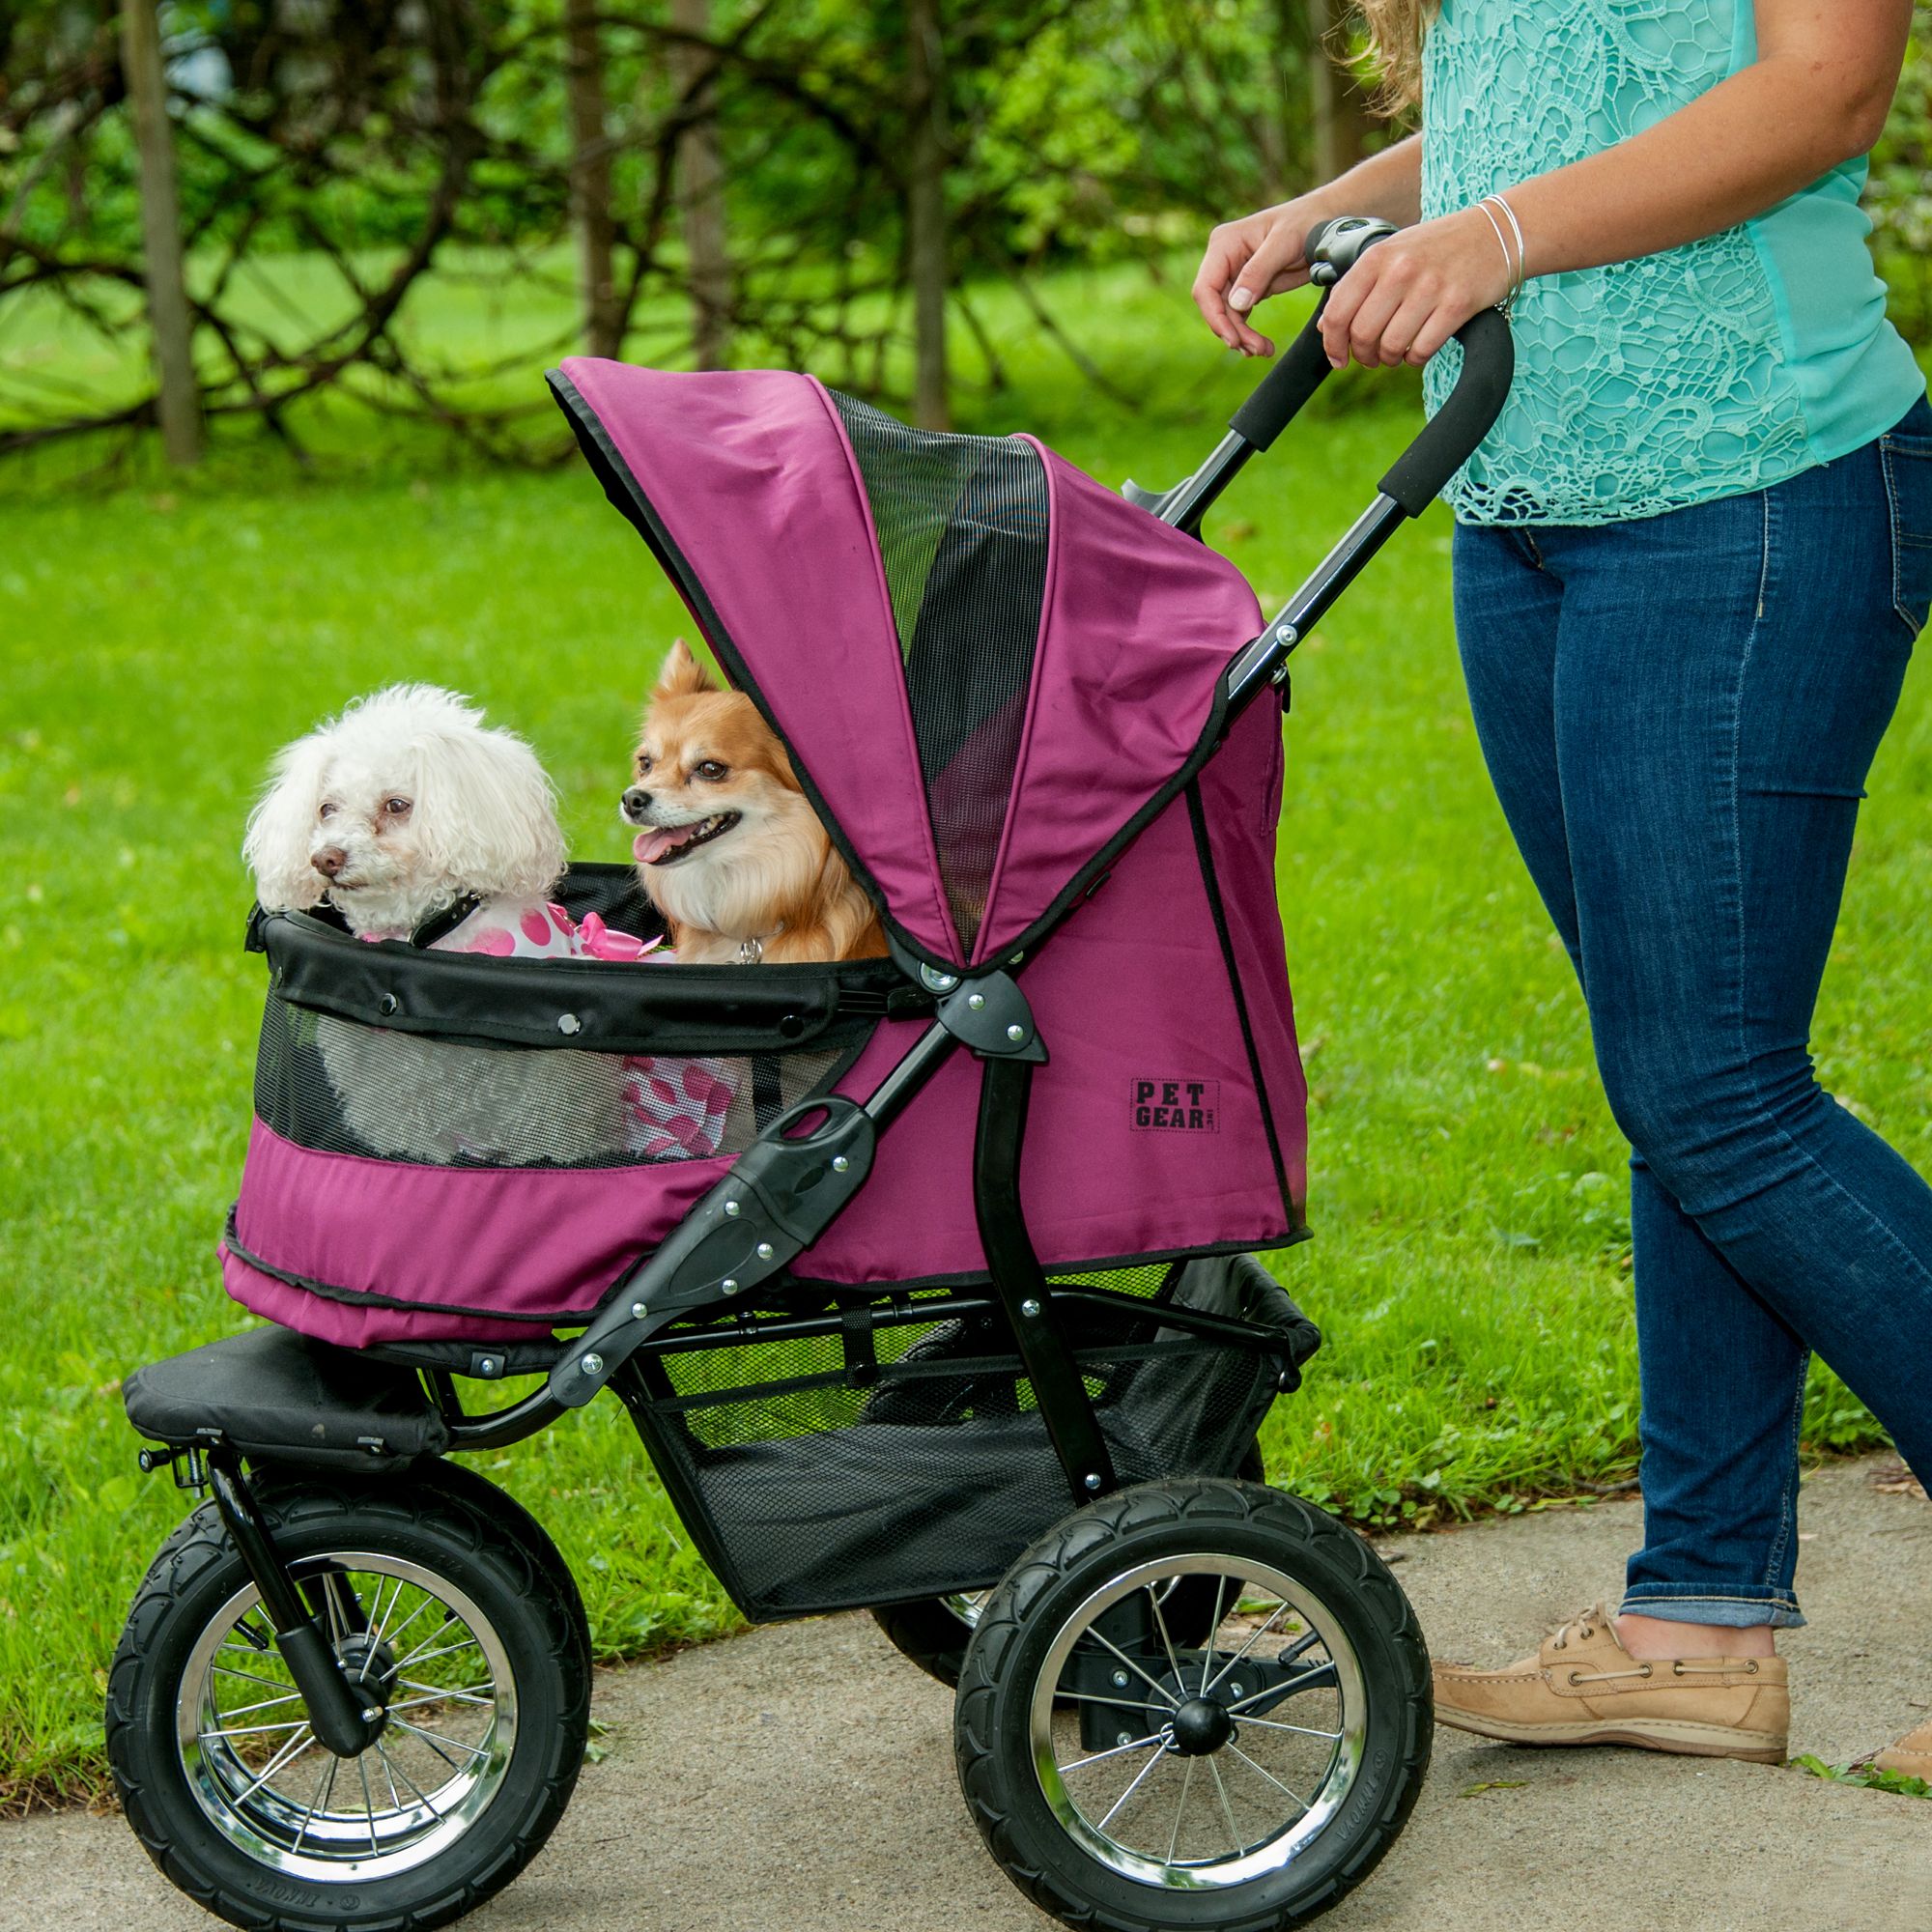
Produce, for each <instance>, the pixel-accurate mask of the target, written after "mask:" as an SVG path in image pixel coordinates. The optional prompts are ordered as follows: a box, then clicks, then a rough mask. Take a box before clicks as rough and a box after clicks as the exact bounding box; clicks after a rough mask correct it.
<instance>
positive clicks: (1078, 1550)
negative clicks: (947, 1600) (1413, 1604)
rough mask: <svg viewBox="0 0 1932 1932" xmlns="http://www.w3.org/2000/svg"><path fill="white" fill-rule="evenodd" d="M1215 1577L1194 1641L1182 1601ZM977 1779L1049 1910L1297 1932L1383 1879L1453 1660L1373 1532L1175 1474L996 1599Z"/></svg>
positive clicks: (989, 1826) (1106, 1506)
mask: <svg viewBox="0 0 1932 1932" xmlns="http://www.w3.org/2000/svg"><path fill="white" fill-rule="evenodd" d="M1181 1584H1185V1585H1186V1586H1187V1587H1188V1588H1189V1589H1191V1590H1192V1589H1200V1588H1202V1587H1206V1588H1208V1590H1209V1591H1211V1593H1212V1608H1211V1609H1210V1612H1209V1615H1208V1620H1207V1626H1206V1634H1205V1636H1204V1637H1203V1638H1202V1639H1200V1640H1199V1641H1195V1642H1189V1641H1187V1640H1186V1638H1185V1637H1184V1636H1182V1635H1181V1634H1179V1633H1177V1632H1176V1631H1175V1630H1174V1629H1173V1627H1172V1625H1171V1623H1170V1621H1169V1619H1168V1618H1167V1615H1166V1612H1165V1609H1164V1607H1163V1604H1164V1601H1167V1600H1171V1597H1172V1594H1173V1592H1174V1590H1175V1589H1176V1587H1177V1586H1178V1585H1181ZM954 1728H955V1750H956V1754H957V1758H958V1765H959V1776H960V1782H961V1785H962V1787H963V1789H964V1791H965V1794H966V1800H967V1804H968V1805H969V1807H970V1808H971V1810H972V1813H973V1817H974V1821H975V1822H976V1823H977V1824H978V1826H979V1828H980V1833H981V1835H982V1836H983V1837H984V1838H985V1840H986V1843H987V1845H988V1847H989V1848H990V1849H991V1851H992V1854H993V1856H994V1858H995V1859H996V1860H997V1861H999V1863H1000V1864H1001V1866H1002V1867H1003V1868H1004V1869H1005V1870H1006V1872H1007V1874H1008V1875H1009V1877H1010V1878H1011V1879H1012V1880H1013V1882H1014V1883H1015V1884H1016V1885H1018V1886H1019V1887H1020V1889H1022V1890H1024V1891H1025V1892H1026V1893H1027V1894H1028V1895H1029V1896H1030V1897H1031V1898H1032V1899H1033V1900H1034V1902H1035V1903H1036V1904H1037V1905H1039V1906H1041V1907H1042V1908H1043V1909H1044V1910H1046V1911H1048V1912H1050V1913H1052V1914H1053V1915H1054V1916H1055V1917H1056V1918H1061V1919H1063V1920H1064V1921H1065V1923H1067V1924H1069V1925H1078V1926H1083V1927H1093V1926H1101V1927H1106V1928H1109V1932H1166V1929H1167V1928H1182V1927H1213V1928H1217V1932H1273V1928H1276V1927H1284V1926H1291V1925H1295V1924H1298V1923H1300V1922H1301V1921H1303V1920H1304V1919H1307V1918H1313V1917H1314V1916H1315V1915H1317V1914H1318V1913H1321V1912H1322V1911H1325V1910H1326V1909H1327V1908H1328V1907H1329V1906H1330V1905H1332V1904H1334V1903H1335V1902H1336V1900H1337V1899H1339V1898H1340V1897H1341V1896H1342V1895H1343V1894H1344V1893H1345V1892H1346V1891H1348V1890H1349V1889H1350V1888H1351V1887H1353V1886H1354V1885H1356V1884H1357V1883H1359V1882H1360V1880H1361V1879H1363V1878H1364V1877H1366V1876H1367V1874H1368V1873H1369V1872H1370V1871H1371V1870H1372V1869H1373V1868H1374V1866H1375V1864H1376V1862H1377V1861H1378V1860H1379V1859H1380V1857H1381V1856H1382V1854H1383V1853H1384V1852H1385V1851H1386V1850H1387V1849H1388V1847H1389V1845H1390V1844H1391V1843H1393V1841H1394V1839H1395V1837H1396V1834H1397V1833H1399V1832H1400V1831H1401V1829H1402V1826H1403V1824H1404V1822H1405V1820H1406V1818H1407V1815H1408V1812H1409V1810H1410V1808H1411V1807H1412V1806H1413V1804H1414V1803H1415V1799H1416V1796H1417V1794H1418V1793H1419V1791H1420V1789H1421V1785H1422V1779H1423V1775H1424V1772H1425V1770H1426V1768H1427V1766H1428V1761H1429V1749H1430V1742H1431V1728H1432V1727H1431V1712H1430V1689H1429V1665H1428V1658H1427V1656H1426V1654H1425V1651H1424V1648H1423V1644H1422V1637H1421V1634H1420V1632H1419V1631H1418V1630H1417V1628H1416V1624H1415V1618H1414V1615H1413V1613H1412V1612H1411V1611H1410V1609H1409V1606H1408V1604H1407V1602H1406V1599H1405V1598H1404V1596H1403V1594H1402V1591H1401V1590H1400V1588H1399V1587H1398V1586H1397V1584H1396V1582H1395V1579H1394V1577H1392V1576H1391V1575H1390V1574H1389V1572H1388V1570H1387V1569H1386V1567H1385V1566H1384V1565H1383V1564H1382V1563H1381V1561H1380V1560H1379V1559H1378V1557H1377V1556H1376V1555H1375V1553H1374V1552H1373V1551H1372V1550H1371V1549H1370V1548H1368V1546H1367V1545H1366V1544H1365V1543H1363V1542H1362V1541H1361V1539H1360V1538H1359V1537H1357V1536H1355V1535H1354V1534H1353V1533H1352V1532H1350V1531H1349V1530H1347V1529H1345V1528H1343V1527H1342V1525H1341V1524H1339V1523H1337V1522H1335V1521H1334V1520H1332V1519H1331V1518H1329V1517H1326V1516H1324V1515H1322V1514H1321V1511H1319V1510H1316V1509H1313V1508H1311V1507H1310V1506H1309V1505H1307V1504H1306V1503H1303V1502H1301V1501H1300V1500H1299V1499H1297V1498H1295V1497H1293V1496H1286V1495H1281V1494H1279V1493H1277V1492H1273V1491H1270V1490H1265V1489H1260V1488H1257V1487H1254V1486H1252V1485H1249V1484H1244V1483H1230V1482H1216V1481H1196V1482H1171V1483H1153V1484H1148V1485H1145V1486H1143V1487H1141V1488H1139V1489H1134V1490H1128V1491H1125V1492H1122V1493H1121V1494H1120V1495H1118V1496H1112V1497H1109V1498H1107V1499H1106V1500H1105V1501H1104V1502H1100V1503H1096V1504H1094V1505H1093V1506H1092V1507H1090V1508H1087V1509H1084V1510H1081V1511H1080V1512H1078V1514H1077V1515H1075V1516H1074V1517H1072V1518H1070V1519H1068V1520H1067V1521H1066V1522H1065V1523H1063V1524H1062V1525H1061V1526H1060V1528H1059V1529H1058V1530H1056V1531H1055V1532H1054V1533H1053V1534H1051V1535H1049V1536H1047V1537H1045V1538H1043V1539H1042V1540H1041V1541H1040V1542H1039V1543H1038V1544H1037V1545H1036V1546H1035V1547H1034V1548H1033V1549H1031V1550H1030V1551H1029V1552H1028V1553H1027V1554H1026V1555H1025V1556H1024V1557H1022V1558H1021V1559H1020V1561H1019V1562H1018V1563H1017V1564H1015V1565H1014V1567H1013V1569H1012V1570H1011V1572H1010V1573H1009V1575H1008V1576H1007V1577H1006V1578H1005V1580H1004V1581H1002V1582H1001V1584H1000V1585H999V1586H998V1588H997V1589H996V1590H994V1591H993V1592H992V1594H991V1595H990V1597H989V1598H988V1600H987V1602H986V1604H985V1605H984V1607H983V1609H982V1611H981V1613H980V1623H979V1627H978V1629H977V1630H976V1631H975V1633H974V1635H973V1640H972V1643H971V1646H970V1647H969V1649H968V1651H967V1654H966V1661H965V1668H964V1672H963V1674H962V1676H961V1679H960V1684H959V1692H958V1703H957V1708H956V1717H955V1727H954Z"/></svg>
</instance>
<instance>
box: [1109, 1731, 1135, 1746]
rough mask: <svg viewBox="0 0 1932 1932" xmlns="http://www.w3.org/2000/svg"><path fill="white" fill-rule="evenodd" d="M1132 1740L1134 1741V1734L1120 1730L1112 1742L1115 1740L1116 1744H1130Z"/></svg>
mask: <svg viewBox="0 0 1932 1932" xmlns="http://www.w3.org/2000/svg"><path fill="white" fill-rule="evenodd" d="M1133 1741H1134V1734H1133V1732H1131V1731H1122V1733H1121V1734H1120V1735H1119V1736H1118V1737H1117V1738H1116V1739H1115V1740H1114V1742H1115V1743H1116V1744H1117V1745H1130V1744H1132V1743H1133Z"/></svg>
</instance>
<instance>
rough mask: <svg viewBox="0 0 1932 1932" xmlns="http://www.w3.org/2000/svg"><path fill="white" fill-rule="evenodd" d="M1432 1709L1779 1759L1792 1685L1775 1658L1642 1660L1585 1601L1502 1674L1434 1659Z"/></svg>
mask: <svg viewBox="0 0 1932 1932" xmlns="http://www.w3.org/2000/svg"><path fill="white" fill-rule="evenodd" d="M1435 1717H1436V1721H1437V1722H1438V1723H1444V1724H1448V1725H1450V1726H1451V1727H1452V1728H1453V1729H1455V1730H1459V1731H1473V1732H1474V1733H1475V1734H1476V1735H1477V1736H1478V1737H1479V1738H1500V1739H1502V1740H1503V1741H1504V1742H1505V1743H1508V1744H1515V1745H1641V1746H1642V1747H1644V1748H1645V1749H1647V1750H1662V1751H1682V1752H1685V1753H1686V1754H1688V1755H1690V1756H1692V1757H1742V1758H1749V1759H1750V1760H1751V1761H1752V1762H1753V1763H1755V1764H1782V1763H1783V1762H1784V1757H1785V1747H1786V1744H1787V1741H1788V1737H1789V1733H1790V1729H1791V1693H1790V1690H1789V1688H1788V1685H1787V1681H1786V1677H1785V1666H1784V1660H1783V1659H1782V1658H1781V1657H1698V1658H1687V1659H1685V1660H1684V1661H1683V1662H1676V1663H1673V1662H1670V1661H1668V1660H1667V1659H1664V1660H1659V1661H1656V1662H1641V1661H1639V1660H1638V1659H1636V1658H1634V1657H1632V1656H1631V1654H1630V1653H1629V1651H1627V1650H1626V1649H1625V1648H1624V1647H1623V1644H1622V1642H1621V1641H1620V1640H1619V1638H1618V1636H1617V1631H1616V1625H1615V1623H1614V1622H1613V1621H1612V1619H1611V1618H1610V1617H1609V1616H1608V1615H1606V1614H1605V1611H1604V1610H1603V1609H1602V1608H1600V1607H1593V1608H1591V1609H1587V1610H1585V1611H1584V1612H1583V1614H1582V1615H1581V1616H1579V1617H1577V1618H1576V1619H1575V1620H1574V1621H1572V1622H1570V1623H1567V1624H1565V1625H1564V1626H1563V1628H1562V1629H1561V1630H1559V1631H1558V1632H1557V1633H1556V1634H1555V1635H1554V1636H1552V1637H1548V1638H1546V1639H1545V1640H1544V1644H1543V1648H1542V1649H1541V1650H1539V1651H1538V1652H1537V1654H1536V1655H1535V1656H1534V1657H1528V1658H1524V1659H1523V1661H1522V1662H1520V1663H1513V1664H1511V1665H1510V1666H1509V1667H1508V1668H1507V1669H1505V1670H1471V1669H1467V1668H1465V1667H1463V1666H1462V1665H1458V1664H1446V1663H1438V1664H1437V1665H1436V1666H1435ZM1907 1742H1908V1743H1909V1742H1910V1740H1907Z"/></svg>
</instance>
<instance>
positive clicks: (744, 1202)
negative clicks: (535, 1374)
mask: <svg viewBox="0 0 1932 1932" xmlns="http://www.w3.org/2000/svg"><path fill="white" fill-rule="evenodd" d="M877 1146H878V1129H877V1128H876V1127H875V1126H874V1125H873V1123H872V1121H871V1118H870V1116H869V1115H867V1113H866V1111H865V1109H864V1108H863V1107H860V1106H858V1105H857V1104H856V1103H855V1102H853V1101H851V1100H848V1099H846V1098H845V1096H844V1095H843V1094H819V1095H818V1096H817V1097H816V1098H814V1099H810V1100H801V1101H800V1102H799V1103H798V1104H797V1106H795V1107H788V1108H787V1109H786V1110H785V1111H784V1112H783V1113H782V1114H781V1115H780V1116H779V1117H778V1119H777V1120H776V1121H774V1122H772V1123H771V1125H770V1126H768V1127H767V1128H765V1130H764V1132H763V1133H761V1134H760V1135H759V1136H758V1138H757V1139H756V1140H754V1141H753V1143H752V1145H751V1146H750V1147H748V1148H747V1149H746V1150H745V1151H744V1152H743V1153H742V1154H740V1155H739V1156H738V1160H737V1163H736V1165H735V1166H733V1168H732V1169H731V1172H730V1173H729V1174H727V1175H726V1176H725V1179H723V1180H721V1181H720V1182H719V1183H718V1184H717V1186H715V1187H714V1188H713V1189H712V1190H711V1192H710V1193H709V1194H707V1195H706V1196H705V1197H704V1199H703V1200H702V1201H700V1202H699V1203H698V1204H697V1206H696V1208H693V1209H692V1210H691V1212H690V1213H689V1214H687V1215H686V1216H685V1217H684V1219H683V1220H682V1221H681V1222H680V1223H679V1224H678V1225H677V1227H676V1228H675V1229H673V1230H672V1232H671V1233H670V1235H669V1236H668V1237H667V1238H666V1239H665V1241H664V1242H663V1244H662V1245H661V1246H660V1247H659V1248H658V1249H657V1251H656V1252H655V1253H654V1254H653V1255H652V1256H651V1258H650V1259H649V1260H648V1261H647V1262H645V1263H644V1264H643V1265H642V1266H641V1267H639V1268H637V1269H634V1270H633V1271H632V1272H631V1273H630V1274H629V1275H627V1276H626V1277H625V1278H624V1280H622V1281H621V1282H619V1283H618V1285H617V1287H616V1289H615V1290H614V1291H613V1293H612V1294H611V1300H610V1301H609V1302H608V1303H607V1304H606V1306H605V1308H604V1310H603V1312H602V1313H601V1314H600V1315H599V1316H598V1317H597V1319H596V1320H595V1321H592V1322H591V1324H590V1326H589V1327H588V1328H586V1329H585V1330H584V1332H583V1333H582V1335H581V1336H579V1337H578V1339H577V1341H576V1342H575V1343H574V1344H573V1345H572V1347H571V1350H570V1352H569V1354H568V1355H566V1356H565V1357H564V1359H563V1360H562V1361H560V1362H559V1363H558V1364H557V1365H556V1367H555V1368H554V1369H553V1370H552V1371H551V1378H550V1392H551V1394H552V1396H553V1397H554V1399H555V1400H556V1401H557V1402H559V1403H561V1404H562V1405H563V1406H564V1407H566V1408H581V1407H582V1406H583V1405H584V1404H585V1403H586V1402H588V1401H589V1400H590V1399H591V1398H592V1397H593V1396H594V1395H595V1394H596V1393H597V1391H598V1390H599V1389H601V1388H602V1387H603V1386H604V1384H605V1383H606V1382H608V1381H609V1380H610V1379H611V1377H612V1376H613V1375H615V1374H616V1372H617V1370H618V1369H619V1368H621V1367H622V1366H623V1364H624V1363H625V1362H626V1361H627V1360H628V1359H629V1358H630V1356H631V1355H632V1354H633V1353H634V1352H635V1351H636V1350H637V1349H638V1347H639V1345H640V1344H641V1343H643V1342H647V1341H648V1340H649V1339H650V1338H651V1337H652V1336H653V1335H655V1334H656V1333H657V1332H658V1331H659V1330H660V1329H661V1328H663V1327H665V1326H667V1325H668V1323H669V1322H670V1321H674V1320H675V1319H676V1318H677V1317H678V1316H680V1315H682V1314H684V1313H686V1312H687V1311H688V1310H690V1309H693V1308H703V1307H707V1306H710V1305H711V1304H713V1303H716V1302H721V1301H730V1300H732V1299H734V1298H735V1297H736V1296H738V1295H740V1294H743V1293H745V1292H746V1291H747V1290H749V1289H753V1288H756V1287H757V1286H758V1285H759V1283H761V1282H764V1281H769V1280H770V1279H771V1277H772V1276H773V1275H775V1274H778V1273H779V1272H781V1270H782V1269H783V1268H785V1267H787V1266H788V1265H789V1264H791V1262H792V1261H793V1260H794V1259H795V1258H796V1257H797V1256H798V1255H799V1254H800V1252H801V1251H802V1250H804V1249H806V1248H809V1247H810V1245H811V1243H812V1242H813V1241H815V1240H816V1239H817V1238H818V1237H819V1236H820V1235H822V1234H823V1233H824V1232H825V1230H826V1229H827V1228H829V1227H830V1226H831V1225H832V1223H833V1221H834V1220H835V1219H836V1218H837V1216H838V1213H839V1211H840V1210H841V1209H842V1208H844V1206H845V1204H846V1203H847V1202H848V1201H850V1200H851V1198H852V1197H853V1195H855V1194H856V1193H857V1192H858V1191H859V1189H860V1187H861V1186H862V1185H863V1184H864V1182H865V1179H866V1177H867V1175H868V1174H869V1173H871V1171H872V1155H873V1153H874V1151H876V1149H877Z"/></svg>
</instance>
